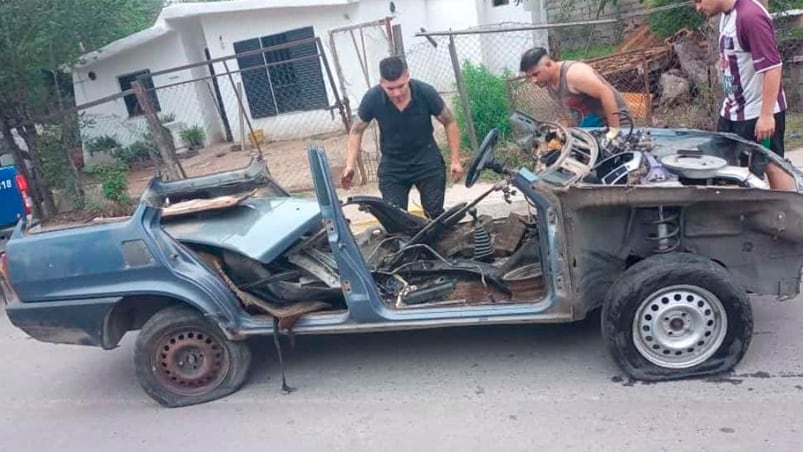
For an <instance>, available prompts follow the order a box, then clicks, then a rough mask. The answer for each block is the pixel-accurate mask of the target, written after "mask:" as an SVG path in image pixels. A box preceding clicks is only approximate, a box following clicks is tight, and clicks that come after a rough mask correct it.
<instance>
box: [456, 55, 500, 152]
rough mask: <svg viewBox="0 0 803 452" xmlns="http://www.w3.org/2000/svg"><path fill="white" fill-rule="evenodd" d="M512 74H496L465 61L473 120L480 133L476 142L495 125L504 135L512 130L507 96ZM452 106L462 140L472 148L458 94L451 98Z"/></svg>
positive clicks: (466, 82)
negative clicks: (507, 80)
mask: <svg viewBox="0 0 803 452" xmlns="http://www.w3.org/2000/svg"><path fill="white" fill-rule="evenodd" d="M508 76H509V74H507V73H505V74H503V75H502V76H498V75H494V74H493V73H491V71H489V70H488V69H487V68H485V66H482V65H475V64H473V63H471V62H470V61H465V62H464V63H463V79H464V81H465V85H466V97H468V105H469V108H471V119H472V120H473V122H474V130H475V131H476V132H477V141H479V142H482V139H483V138H485V135H487V134H488V132H490V131H491V129H493V128H498V129H499V131H500V132H501V135H502V137H504V136H506V135H507V133H508V131H509V130H510V121H509V118H510V102H509V100H508V96H507V88H506V86H507V82H506V79H507V77H508ZM452 107H453V108H452V109H453V111H454V113H455V117H456V118H457V124H458V127H459V128H460V139H461V142H462V144H463V147H466V148H470V147H471V140H470V139H469V135H468V128H467V126H466V118H465V114H464V113H463V107H462V104H461V100H460V97H459V96H455V97H454V100H453V101H452Z"/></svg>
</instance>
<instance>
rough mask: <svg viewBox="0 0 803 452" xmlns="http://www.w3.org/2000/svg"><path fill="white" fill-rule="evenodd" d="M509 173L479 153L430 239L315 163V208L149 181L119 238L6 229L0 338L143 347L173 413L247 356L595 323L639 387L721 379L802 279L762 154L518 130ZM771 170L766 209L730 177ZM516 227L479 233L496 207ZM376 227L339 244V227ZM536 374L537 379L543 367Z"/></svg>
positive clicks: (321, 154)
mask: <svg viewBox="0 0 803 452" xmlns="http://www.w3.org/2000/svg"><path fill="white" fill-rule="evenodd" d="M514 123H515V124H516V125H517V130H519V133H520V134H522V135H523V138H522V139H521V140H520V142H519V143H520V145H521V152H522V154H521V155H522V158H523V159H529V160H527V161H529V162H530V163H529V164H525V165H523V166H522V167H518V168H512V167H508V166H506V165H504V164H502V163H500V162H499V161H497V160H496V159H495V157H494V147H495V146H496V145H497V139H498V133H497V131H495V130H494V131H492V132H491V133H489V134H488V136H487V137H485V140H484V141H483V143H482V145H481V146H480V148H479V149H478V153H477V156H476V158H475V160H474V162H473V164H472V165H471V166H470V168H469V170H468V172H467V175H466V185H468V186H472V185H474V184H475V183H476V182H477V181H478V180H479V178H480V175H481V174H482V173H483V172H486V174H490V172H493V173H496V176H495V182H494V183H493V186H492V187H490V188H489V189H488V190H487V191H486V192H485V193H483V194H482V195H480V196H479V197H477V198H476V199H474V200H471V201H466V202H462V203H459V204H457V205H454V206H449V208H448V209H447V211H446V212H445V213H444V214H443V215H441V216H440V217H438V218H436V219H433V220H426V219H422V218H419V217H416V216H413V215H410V214H409V213H407V212H405V211H403V210H400V209H398V208H395V207H394V206H391V205H388V204H386V203H384V202H383V201H382V200H381V199H378V198H373V197H367V196H355V197H351V198H348V199H346V200H344V201H341V200H340V199H339V198H338V196H337V193H336V191H335V186H334V183H333V178H332V175H331V174H330V172H329V165H328V162H327V158H326V153H325V151H324V150H323V149H321V148H318V147H315V146H310V147H309V149H308V157H309V161H310V167H311V172H312V178H313V181H314V187H315V197H314V198H303V197H297V196H291V195H290V194H288V193H287V192H286V191H285V190H284V189H283V188H282V187H281V186H279V185H278V184H277V183H276V182H275V181H274V180H273V179H272V178H271V177H270V175H269V174H268V172H267V171H266V167H265V163H264V161H262V160H260V159H254V160H253V161H252V162H251V164H250V165H249V166H248V167H247V168H244V169H242V170H238V171H233V172H226V173H220V174H214V175H210V176H203V177H197V178H191V179H185V180H178V181H170V182H163V181H162V180H160V179H158V178H154V179H153V180H152V181H151V182H150V184H149V186H148V188H147V190H146V191H145V193H144V194H143V195H142V197H141V200H140V204H139V206H138V207H137V209H136V211H135V212H134V214H133V215H132V216H131V217H130V218H126V219H122V220H119V219H118V220H116V221H113V222H109V223H105V224H93V225H89V226H82V227H77V228H66V229H61V230H51V231H44V232H39V233H32V232H31V231H25V230H23V227H22V225H20V226H18V227H17V228H16V229H15V231H14V233H13V235H12V238H11V240H10V241H9V243H8V248H7V255H6V256H5V258H4V261H3V263H2V266H0V270H2V274H3V275H4V278H5V280H6V282H7V285H8V288H7V290H8V291H9V293H10V294H11V297H10V298H11V300H10V303H9V304H8V306H7V312H8V317H9V319H10V320H11V322H12V323H13V324H14V325H15V326H16V327H18V328H20V329H22V330H24V331H25V332H26V333H28V334H29V335H30V336H32V337H34V338H36V339H38V340H40V341H44V342H53V343H65V344H83V345H90V346H97V347H102V348H104V349H112V348H114V347H116V346H117V345H118V343H119V341H120V339H121V338H122V337H123V335H124V334H126V333H127V332H129V331H139V333H138V335H137V339H136V344H135V351H134V362H135V367H136V373H137V378H138V381H139V383H140V385H141V386H142V388H143V389H144V391H145V392H146V393H147V394H148V395H150V396H151V397H152V398H153V399H154V400H156V401H158V402H159V403H160V404H162V405H164V406H168V407H177V406H186V405H192V404H197V403H202V402H208V401H211V400H214V399H218V398H220V397H224V396H226V395H228V394H231V393H232V392H234V391H236V390H237V389H238V388H240V387H241V385H243V384H244V382H245V381H246V379H247V376H248V371H249V366H250V363H251V354H250V350H249V348H248V346H247V344H246V342H245V339H247V338H249V337H252V336H260V335H273V336H274V343H275V345H276V348H277V351H278V356H279V362H280V365H281V369H282V390H284V391H288V392H289V391H292V388H291V387H290V386H288V385H287V382H286V380H285V378H284V366H283V360H282V354H281V336H282V335H284V334H322V333H359V332H369V331H390V330H405V329H420V328H442V327H454V326H471V325H504V324H522V323H531V324H538V323H554V322H572V321H576V320H579V319H583V318H585V317H587V316H588V315H589V313H591V312H592V311H595V310H600V311H601V321H602V332H603V335H604V338H605V341H606V344H607V349H608V351H609V353H610V355H611V357H612V359H613V360H614V361H615V362H616V363H617V364H618V365H619V366H620V367H621V368H622V370H623V371H624V372H625V373H626V374H627V375H628V376H630V377H631V378H634V379H641V380H647V381H657V380H669V379H678V378H688V377H699V376H708V375H713V374H717V373H721V372H726V371H729V370H730V369H732V368H733V367H734V366H736V365H737V364H738V363H739V361H740V360H741V359H742V357H743V356H744V353H745V351H746V350H747V348H748V346H749V343H750V339H751V337H752V332H753V318H752V311H751V308H750V304H749V302H748V296H749V295H750V294H770V295H775V296H777V297H779V298H791V297H793V296H795V295H797V294H798V293H799V286H800V274H801V273H800V271H801V267H802V266H803V227H801V226H802V225H803V197H801V194H800V191H801V188H803V174H802V173H800V172H799V171H797V170H796V169H795V168H794V167H793V166H792V165H790V164H789V163H788V162H786V161H784V160H782V159H779V158H777V157H776V156H773V155H769V154H768V153H767V151H766V150H765V149H764V148H762V147H761V146H758V145H754V144H752V143H749V142H746V141H744V140H741V139H739V138H738V137H736V136H731V135H723V134H718V133H713V132H702V131H689V130H669V129H646V130H638V131H633V130H631V131H629V132H628V131H626V132H625V133H623V134H622V136H621V137H620V138H617V139H616V140H613V141H603V140H602V138H601V137H603V136H604V131H603V133H596V132H595V131H593V130H584V129H579V128H565V127H563V126H561V125H559V124H556V123H547V122H538V121H535V120H534V119H532V118H529V117H526V116H524V115H521V114H518V113H517V114H516V115H514ZM751 156H752V157H756V156H761V157H764V158H767V159H769V161H770V165H776V166H777V167H779V168H781V169H782V170H783V172H784V173H785V174H786V175H787V177H788V178H789V181H791V182H792V186H793V188H792V189H791V190H787V191H781V190H775V189H769V188H768V187H767V186H766V184H765V182H764V181H763V180H762V179H760V178H756V177H755V176H752V175H751V174H749V171H748V170H747V168H745V167H744V166H743V165H742V164H741V163H740V162H743V160H744V158H748V160H749V157H751ZM514 191H516V192H518V193H520V194H521V196H522V197H523V198H524V200H526V201H527V205H526V207H527V208H526V212H522V213H517V212H514V211H512V210H511V211H510V212H509V213H508V214H506V215H502V216H499V217H492V216H490V215H487V214H485V213H482V209H481V208H482V202H483V200H484V199H486V197H487V196H488V195H489V194H491V193H494V192H499V193H502V194H504V195H505V196H506V197H508V198H510V197H513V196H518V194H516V193H514ZM347 204H355V205H358V206H359V207H360V208H361V209H362V210H364V211H366V212H369V213H370V214H372V215H373V216H374V217H376V219H377V224H378V225H377V226H375V227H368V228H367V229H364V230H356V229H353V228H352V225H351V224H350V222H349V219H348V218H347V217H346V215H345V213H344V209H343V206H344V205H347ZM543 364H544V363H539V365H543Z"/></svg>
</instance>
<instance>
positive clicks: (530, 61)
mask: <svg viewBox="0 0 803 452" xmlns="http://www.w3.org/2000/svg"><path fill="white" fill-rule="evenodd" d="M546 56H549V55H548V54H547V51H546V49H545V48H543V47H533V48H532V49H530V50H528V51H526V52H524V54H523V55H522V56H521V63H519V71H521V72H527V70H528V69H531V68H533V67H534V66H535V65H537V64H538V63H539V62H540V61H541V59H543V58H544V57H546Z"/></svg>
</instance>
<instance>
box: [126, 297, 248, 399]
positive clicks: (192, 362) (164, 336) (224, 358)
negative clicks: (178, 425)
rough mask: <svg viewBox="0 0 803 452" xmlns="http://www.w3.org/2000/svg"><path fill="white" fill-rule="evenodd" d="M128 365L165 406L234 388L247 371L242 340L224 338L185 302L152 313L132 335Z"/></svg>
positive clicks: (217, 395)
mask: <svg viewBox="0 0 803 452" xmlns="http://www.w3.org/2000/svg"><path fill="white" fill-rule="evenodd" d="M134 364H135V366H136V372H137V379H138V380H139V384H140V385H141V386H142V388H143V389H144V390H145V392H146V393H147V394H148V395H149V396H151V397H152V398H153V399H154V400H156V401H157V402H159V403H160V404H162V405H164V406H166V407H181V406H188V405H195V404H198V403H203V402H208V401H211V400H215V399H219V398H221V397H224V396H227V395H229V394H231V393H233V392H235V391H237V390H238V389H239V388H240V387H241V386H242V384H243V383H244V382H245V379H246V377H247V376H248V369H249V367H250V365H251V351H250V349H249V348H248V344H246V343H244V342H234V341H230V340H228V339H226V337H225V336H223V334H222V333H221V332H220V329H219V328H218V327H217V326H216V325H214V324H212V323H210V322H209V321H207V320H205V319H204V318H203V316H202V315H201V313H200V312H198V311H196V310H194V309H191V308H189V307H185V306H173V307H169V308H165V309H163V310H161V311H159V312H157V313H156V314H154V315H153V317H151V318H150V319H149V320H148V321H147V322H146V323H145V325H144V326H143V328H142V331H141V332H140V333H139V336H138V337H137V341H136V346H135V351H134Z"/></svg>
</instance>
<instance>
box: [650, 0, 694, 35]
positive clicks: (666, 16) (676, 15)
mask: <svg viewBox="0 0 803 452" xmlns="http://www.w3.org/2000/svg"><path fill="white" fill-rule="evenodd" d="M644 3H645V4H646V5H647V7H648V8H658V7H660V6H669V5H677V4H683V5H686V6H685V7H680V8H675V9H670V10H668V11H657V12H654V13H652V14H650V27H651V28H652V31H653V33H655V34H656V35H658V37H660V38H661V39H664V38H668V37H670V36H672V35H674V34H675V33H677V32H678V31H680V30H681V29H683V28H687V29H689V30H691V31H694V30H699V29H700V26H701V25H703V23H704V22H705V16H704V15H703V14H701V13H698V12H697V10H696V9H695V8H694V5H693V4H690V3H689V2H688V0H644Z"/></svg>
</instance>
